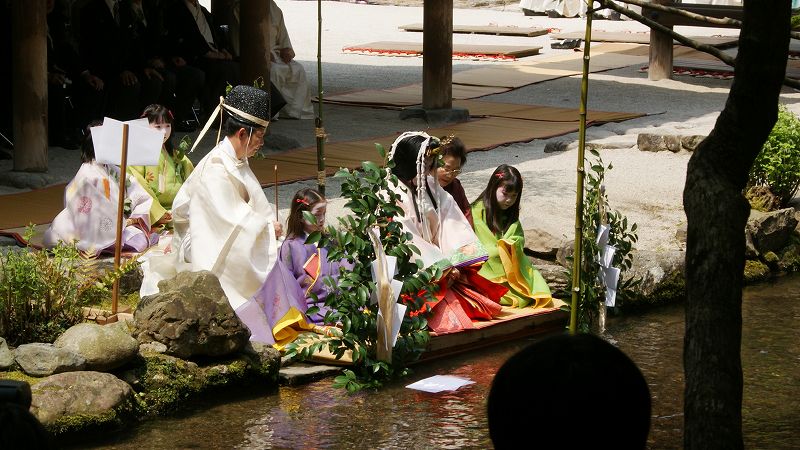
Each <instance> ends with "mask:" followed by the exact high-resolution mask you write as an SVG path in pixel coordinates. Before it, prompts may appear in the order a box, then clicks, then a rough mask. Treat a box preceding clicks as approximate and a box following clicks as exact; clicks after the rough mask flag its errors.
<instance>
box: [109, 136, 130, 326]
mask: <svg viewBox="0 0 800 450" xmlns="http://www.w3.org/2000/svg"><path fill="white" fill-rule="evenodd" d="M127 169H128V124H127V123H123V124H122V154H121V157H120V164H119V196H118V197H117V239H116V241H115V242H114V273H116V272H118V271H119V265H120V259H121V257H122V230H123V229H124V228H125V225H124V224H123V222H122V221H123V220H124V219H125V215H124V212H125V211H124V207H125V181H126V173H127V172H126V171H127ZM118 304H119V277H114V287H113V288H112V291H111V317H116V314H117V305H118ZM114 321H115V320H114Z"/></svg>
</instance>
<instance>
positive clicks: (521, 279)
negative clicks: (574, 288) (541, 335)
mask: <svg viewBox="0 0 800 450" xmlns="http://www.w3.org/2000/svg"><path fill="white" fill-rule="evenodd" d="M521 197H522V176H521V175H520V173H519V171H518V170H517V169H516V168H515V167H513V166H509V165H506V164H502V165H501V166H499V167H498V168H497V169H495V170H494V172H493V173H492V176H491V177H490V178H489V183H488V185H487V186H486V189H484V191H483V193H481V195H480V196H479V197H478V198H477V199H476V200H475V201H474V202H473V203H472V219H473V221H474V226H475V234H476V235H478V239H480V241H481V243H482V244H483V246H484V247H485V248H486V249H487V251H488V252H489V259H488V260H486V262H485V263H484V264H483V266H482V267H481V270H480V271H479V272H478V273H479V274H480V275H481V276H483V277H484V278H486V279H488V280H492V281H494V282H496V283H500V284H502V285H503V286H505V287H507V288H508V292H507V293H506V294H505V295H504V296H503V298H501V299H500V304H501V305H505V306H514V307H518V308H524V307H528V306H530V307H534V308H546V307H552V306H557V305H554V303H553V302H554V300H553V298H552V296H551V295H550V288H549V287H548V286H547V282H546V281H545V279H544V278H543V277H542V275H541V274H540V273H539V271H538V270H536V268H535V267H533V265H532V264H531V263H530V260H529V259H528V257H527V256H525V253H524V252H523V246H524V245H525V236H524V234H523V232H522V224H521V223H520V221H519V203H520V198H521ZM555 301H556V302H560V301H559V300H555Z"/></svg>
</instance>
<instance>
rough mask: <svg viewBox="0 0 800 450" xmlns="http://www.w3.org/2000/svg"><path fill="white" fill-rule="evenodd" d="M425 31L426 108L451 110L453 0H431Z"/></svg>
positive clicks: (427, 5)
mask: <svg viewBox="0 0 800 450" xmlns="http://www.w3.org/2000/svg"><path fill="white" fill-rule="evenodd" d="M422 30H423V31H422V108H423V109H424V110H431V109H451V108H452V107H453V84H452V83H453V0H427V1H426V2H425V3H424V6H423V25H422Z"/></svg>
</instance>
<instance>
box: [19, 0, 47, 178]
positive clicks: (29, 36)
mask: <svg viewBox="0 0 800 450" xmlns="http://www.w3.org/2000/svg"><path fill="white" fill-rule="evenodd" d="M12 3H13V5H12V18H13V26H12V36H13V38H12V45H13V57H14V64H13V67H12V77H13V81H12V90H13V97H12V100H13V102H14V170H18V171H22V172H47V41H46V38H45V35H46V33H45V31H46V29H47V9H46V4H45V2H44V1H34V2H21V1H15V2H12Z"/></svg>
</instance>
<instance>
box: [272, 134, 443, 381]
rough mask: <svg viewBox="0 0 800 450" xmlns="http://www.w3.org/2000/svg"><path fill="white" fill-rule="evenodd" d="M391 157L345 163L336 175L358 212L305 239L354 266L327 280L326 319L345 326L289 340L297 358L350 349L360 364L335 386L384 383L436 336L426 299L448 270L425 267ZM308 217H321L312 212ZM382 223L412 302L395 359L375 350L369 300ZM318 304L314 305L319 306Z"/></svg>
mask: <svg viewBox="0 0 800 450" xmlns="http://www.w3.org/2000/svg"><path fill="white" fill-rule="evenodd" d="M376 148H377V150H378V152H379V153H380V155H381V157H383V158H384V160H385V159H386V152H385V150H384V148H383V147H382V146H381V145H379V144H376ZM391 167H392V164H391V163H386V164H385V165H384V167H379V166H378V165H377V164H375V163H373V162H363V163H362V164H361V170H352V171H351V170H349V169H341V170H339V171H338V172H337V173H336V174H335V175H334V178H338V179H340V180H341V181H342V196H343V197H345V198H347V199H348V200H347V203H346V204H345V206H346V207H348V208H350V210H351V211H352V215H347V216H344V217H341V218H339V220H338V227H334V226H332V225H329V226H328V227H327V228H326V229H325V231H324V232H315V233H312V234H310V235H309V236H308V239H307V240H306V243H317V244H318V245H319V246H322V247H325V248H327V249H328V258H329V259H330V260H332V261H338V260H343V259H346V260H347V261H348V262H349V263H350V264H352V269H350V270H345V269H342V270H340V273H339V276H338V280H334V279H333V278H332V277H326V278H325V280H324V283H325V285H326V286H327V287H328V288H329V289H331V294H329V295H328V296H327V298H326V300H325V305H326V306H328V307H329V308H330V310H329V311H328V312H327V313H326V314H325V317H324V322H325V323H326V324H329V325H336V326H338V327H339V329H340V331H341V333H336V335H333V336H321V335H316V334H310V333H309V334H304V335H301V336H300V337H299V338H298V339H297V340H295V342H293V343H291V344H289V345H288V346H287V347H286V354H287V355H288V356H291V357H294V358H297V359H301V360H302V359H308V358H309V357H311V356H312V355H313V354H314V353H315V352H317V351H319V350H321V349H323V348H327V349H328V351H330V352H331V353H332V354H333V355H334V356H335V357H336V358H341V357H342V356H344V355H345V353H351V354H352V357H353V366H352V369H351V370H345V371H344V374H343V375H341V376H339V377H337V378H336V379H335V380H334V386H336V387H341V388H345V389H347V390H348V391H350V392H353V391H357V390H359V389H362V388H365V387H378V386H380V385H381V384H382V382H383V381H385V380H388V379H391V378H394V377H400V376H404V375H406V374H407V373H408V368H407V365H408V363H410V362H412V361H415V360H416V359H418V358H419V356H420V355H421V354H422V352H423V351H424V350H425V349H426V347H427V344H428V341H429V339H430V336H429V333H428V330H427V328H428V323H427V320H426V319H425V317H424V315H425V314H424V313H425V312H427V307H426V305H425V302H426V301H430V300H432V299H433V294H434V292H435V291H436V289H437V287H438V286H437V285H436V283H435V282H436V280H438V279H439V277H440V276H441V271H440V270H439V269H438V268H428V269H426V268H423V267H422V263H421V261H420V262H417V259H416V258H415V256H414V255H415V254H419V250H418V249H417V248H416V247H415V246H414V245H413V244H412V243H411V237H412V236H411V233H407V232H405V231H404V230H403V226H402V224H400V223H399V222H397V221H395V218H396V217H399V216H402V215H403V210H402V209H401V208H400V207H399V206H398V202H399V196H398V195H397V194H396V193H395V192H394V191H393V190H392V189H391V186H397V185H398V183H399V181H398V180H397V177H395V176H394V175H390V174H389V170H388V169H390V168H391ZM305 219H306V220H307V221H309V222H312V223H316V219H315V218H314V216H313V215H311V214H310V213H309V214H305ZM376 227H377V228H378V229H379V230H380V238H381V243H382V244H383V247H384V249H385V252H386V254H387V255H388V256H395V257H397V273H396V275H395V277H394V278H395V279H397V280H399V281H402V283H403V287H402V290H401V296H400V302H402V303H404V304H406V305H407V306H408V308H407V310H406V314H405V316H404V317H403V322H402V325H401V327H400V335H399V337H398V339H397V344H396V345H395V346H394V348H393V351H392V363H391V364H389V363H386V362H383V361H379V360H378V359H377V358H376V347H377V317H378V305H377V304H372V303H371V301H370V293H371V292H374V291H375V289H376V285H375V282H374V281H373V279H372V273H371V264H372V261H373V260H374V259H375V250H374V248H373V247H372V244H371V242H370V240H369V238H368V235H367V230H368V229H370V228H376ZM317 311H318V309H317V308H315V307H312V308H309V310H308V314H309V315H311V314H315V313H316V312H317Z"/></svg>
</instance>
